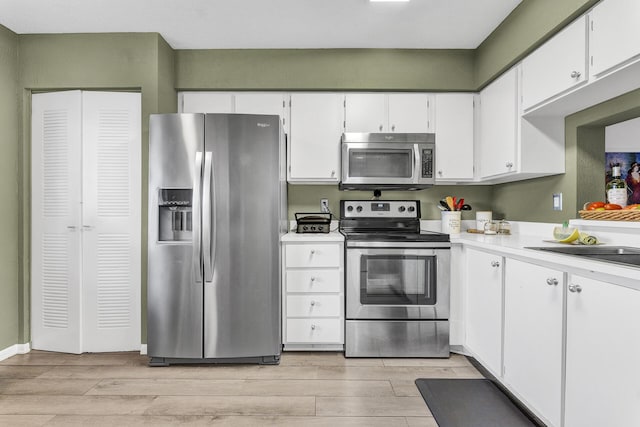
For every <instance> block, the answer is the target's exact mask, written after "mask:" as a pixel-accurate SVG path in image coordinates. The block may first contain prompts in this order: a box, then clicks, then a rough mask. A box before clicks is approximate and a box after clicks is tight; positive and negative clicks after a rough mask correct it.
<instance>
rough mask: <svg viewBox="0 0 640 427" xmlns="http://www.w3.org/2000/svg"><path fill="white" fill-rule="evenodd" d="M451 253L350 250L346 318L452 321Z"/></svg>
mask: <svg viewBox="0 0 640 427" xmlns="http://www.w3.org/2000/svg"><path fill="white" fill-rule="evenodd" d="M450 256H451V255H450V250H449V249H414V248H379V247H378V248H367V247H357V248H347V251H346V258H347V259H346V293H347V295H346V306H347V310H346V311H347V313H346V314H347V319H396V320H399V319H448V318H449V282H450Z"/></svg>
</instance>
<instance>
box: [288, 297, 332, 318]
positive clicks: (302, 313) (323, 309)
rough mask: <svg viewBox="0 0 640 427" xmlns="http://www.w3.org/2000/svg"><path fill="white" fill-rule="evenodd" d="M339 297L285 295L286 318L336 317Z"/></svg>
mask: <svg viewBox="0 0 640 427" xmlns="http://www.w3.org/2000/svg"><path fill="white" fill-rule="evenodd" d="M341 314H342V296H341V295H287V317H337V316H340V315H341Z"/></svg>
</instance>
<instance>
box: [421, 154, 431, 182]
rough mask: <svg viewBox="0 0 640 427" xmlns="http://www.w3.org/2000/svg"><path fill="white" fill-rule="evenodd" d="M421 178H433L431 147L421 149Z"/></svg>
mask: <svg viewBox="0 0 640 427" xmlns="http://www.w3.org/2000/svg"><path fill="white" fill-rule="evenodd" d="M421 158H422V178H433V149H431V148H423V149H422V156H421Z"/></svg>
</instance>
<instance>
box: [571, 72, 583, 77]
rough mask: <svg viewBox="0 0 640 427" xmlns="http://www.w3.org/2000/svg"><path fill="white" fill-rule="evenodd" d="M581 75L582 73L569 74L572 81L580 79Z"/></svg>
mask: <svg viewBox="0 0 640 427" xmlns="http://www.w3.org/2000/svg"><path fill="white" fill-rule="evenodd" d="M581 75H582V73H581V72H580V71H572V72H571V78H572V79H577V78H580V76H581Z"/></svg>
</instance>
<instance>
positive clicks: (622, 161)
mask: <svg viewBox="0 0 640 427" xmlns="http://www.w3.org/2000/svg"><path fill="white" fill-rule="evenodd" d="M615 164H619V165H620V175H621V176H620V178H621V179H622V180H624V181H625V182H626V183H627V193H628V200H627V204H629V205H631V204H634V203H640V153H605V185H606V183H607V182H609V181H610V180H611V170H612V168H613V165H615Z"/></svg>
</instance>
